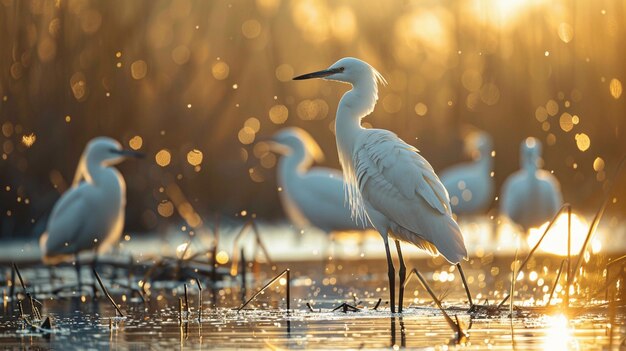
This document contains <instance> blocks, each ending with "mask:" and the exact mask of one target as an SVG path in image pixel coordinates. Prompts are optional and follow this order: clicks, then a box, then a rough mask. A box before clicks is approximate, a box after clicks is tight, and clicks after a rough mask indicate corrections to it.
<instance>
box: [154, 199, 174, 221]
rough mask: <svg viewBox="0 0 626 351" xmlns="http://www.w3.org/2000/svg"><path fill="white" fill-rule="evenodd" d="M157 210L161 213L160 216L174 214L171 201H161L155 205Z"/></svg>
mask: <svg viewBox="0 0 626 351" xmlns="http://www.w3.org/2000/svg"><path fill="white" fill-rule="evenodd" d="M157 212H158V213H159V214H160V215H161V217H165V218H167V217H170V216H172V215H173V214H174V204H173V203H172V202H171V201H167V200H166V201H162V202H161V203H159V206H157Z"/></svg>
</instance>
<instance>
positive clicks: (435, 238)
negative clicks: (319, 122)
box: [294, 57, 467, 313]
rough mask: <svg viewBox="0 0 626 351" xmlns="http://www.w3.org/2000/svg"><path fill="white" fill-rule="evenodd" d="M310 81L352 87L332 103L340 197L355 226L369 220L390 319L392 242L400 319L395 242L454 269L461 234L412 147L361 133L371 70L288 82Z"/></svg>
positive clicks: (369, 101) (370, 105)
mask: <svg viewBox="0 0 626 351" xmlns="http://www.w3.org/2000/svg"><path fill="white" fill-rule="evenodd" d="M310 78H324V79H328V80H335V81H339V82H344V83H348V84H351V85H352V89H351V90H349V91H348V92H346V93H345V94H344V95H343V97H342V98H341V101H340V102H339V107H338V108H337V117H336V120H335V132H336V141H337V150H338V152H339V161H340V162H341V166H342V168H343V174H344V178H345V182H346V187H345V189H346V197H347V200H348V202H349V203H350V208H351V210H352V216H353V217H354V218H355V219H356V220H358V221H366V220H369V221H370V222H371V223H372V225H373V226H374V228H376V230H378V232H379V233H380V235H381V236H382V238H383V241H384V243H385V252H386V254H387V266H388V277H389V295H390V300H391V301H390V305H391V312H392V313H395V268H394V266H393V261H392V259H391V252H390V250H389V240H388V238H389V236H391V237H392V238H393V239H395V243H396V249H397V251H398V258H399V261H400V271H399V278H400V294H399V308H398V311H399V312H402V301H403V297H404V282H405V280H406V266H405V264H404V260H403V258H402V251H401V249H400V241H399V240H402V241H406V242H408V243H411V244H413V245H415V246H417V247H419V248H421V249H423V250H426V251H427V252H429V253H430V254H432V255H437V254H439V253H441V254H442V255H443V256H444V257H445V259H446V260H448V262H450V263H459V262H460V261H461V259H463V258H466V257H467V250H466V249H465V243H464V242H463V236H462V235H461V230H460V229H459V226H458V225H457V223H456V222H455V221H454V219H453V218H452V213H451V212H450V200H449V198H448V192H447V191H446V189H445V188H444V186H443V184H441V181H440V180H439V178H438V177H437V175H436V174H435V171H434V170H433V168H432V166H431V165H430V164H429V163H428V161H426V159H424V157H422V156H421V155H420V154H419V153H418V150H417V149H416V148H415V147H413V146H411V145H409V144H407V143H405V142H404V141H403V140H401V139H400V138H398V136H397V135H395V134H394V133H392V132H390V131H388V130H383V129H365V128H363V127H362V126H361V119H362V118H364V117H365V116H367V115H369V114H370V113H371V112H372V111H373V110H374V106H375V105H376V101H377V100H378V84H379V83H382V84H386V82H385V80H384V78H383V77H382V75H381V74H380V73H378V71H376V70H375V69H374V68H373V67H372V66H370V65H369V64H367V63H366V62H363V61H361V60H358V59H355V58H350V57H348V58H342V59H341V60H339V61H337V62H336V63H334V64H333V65H332V66H330V67H329V68H328V69H325V70H322V71H318V72H313V73H309V74H305V75H301V76H298V77H295V78H294V79H295V80H301V79H310ZM459 267H460V266H459Z"/></svg>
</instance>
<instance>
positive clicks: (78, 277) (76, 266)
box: [74, 253, 83, 293]
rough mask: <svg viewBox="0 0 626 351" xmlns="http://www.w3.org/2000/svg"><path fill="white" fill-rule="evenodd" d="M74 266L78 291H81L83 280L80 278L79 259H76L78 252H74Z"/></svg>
mask: <svg viewBox="0 0 626 351" xmlns="http://www.w3.org/2000/svg"><path fill="white" fill-rule="evenodd" d="M74 268H76V278H77V279H78V292H79V293H82V291H83V282H82V280H81V279H80V261H79V260H78V253H75V254H74Z"/></svg>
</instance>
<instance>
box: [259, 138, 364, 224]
mask: <svg viewBox="0 0 626 351" xmlns="http://www.w3.org/2000/svg"><path fill="white" fill-rule="evenodd" d="M270 147H271V149H272V150H273V151H275V152H277V153H279V154H281V155H282V157H281V159H280V161H279V163H278V184H279V186H280V187H281V188H282V191H281V192H280V193H279V195H280V199H281V202H282V204H283V208H284V209H285V212H286V213H287V215H288V216H289V219H290V220H291V221H292V222H293V223H294V224H295V225H296V226H298V227H299V228H305V227H307V226H310V225H312V226H315V227H317V228H320V229H322V230H323V231H325V232H327V233H333V232H342V231H355V230H363V229H364V228H363V225H362V224H361V225H358V224H357V223H356V222H355V221H354V220H352V218H351V216H350V208H349V206H348V204H346V203H345V201H344V196H343V186H344V183H343V175H342V174H341V172H339V171H337V170H335V169H330V168H323V167H314V168H311V165H312V164H313V162H314V161H317V162H320V161H322V160H323V153H322V150H321V149H320V147H319V145H318V144H317V143H316V142H315V140H314V139H313V138H312V137H311V135H309V133H307V132H306V131H304V130H302V129H300V128H295V127H292V128H285V129H282V130H281V131H279V132H278V133H276V134H275V135H274V136H273V137H272V141H271V142H270Z"/></svg>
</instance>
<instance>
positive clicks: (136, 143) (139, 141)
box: [128, 135, 143, 150]
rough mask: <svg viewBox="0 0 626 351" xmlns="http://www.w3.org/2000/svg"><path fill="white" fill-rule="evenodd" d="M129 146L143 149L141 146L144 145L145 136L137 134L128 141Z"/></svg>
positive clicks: (134, 148)
mask: <svg viewBox="0 0 626 351" xmlns="http://www.w3.org/2000/svg"><path fill="white" fill-rule="evenodd" d="M128 146H130V148H131V149H133V150H139V149H141V147H142V146H143V138H142V137H140V136H139V135H135V136H134V137H132V138H130V140H129V141H128Z"/></svg>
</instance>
